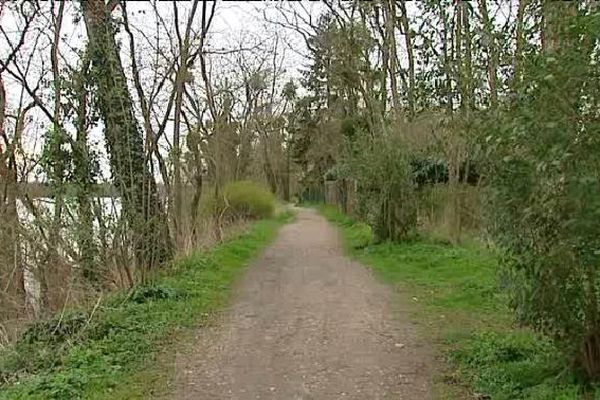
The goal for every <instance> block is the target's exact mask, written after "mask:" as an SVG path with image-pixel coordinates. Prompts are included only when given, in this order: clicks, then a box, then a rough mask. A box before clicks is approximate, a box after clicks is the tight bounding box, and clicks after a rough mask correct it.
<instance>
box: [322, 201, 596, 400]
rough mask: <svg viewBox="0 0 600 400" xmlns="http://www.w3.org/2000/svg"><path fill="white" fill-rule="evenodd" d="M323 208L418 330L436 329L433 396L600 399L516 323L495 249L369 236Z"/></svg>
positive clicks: (494, 399)
mask: <svg viewBox="0 0 600 400" xmlns="http://www.w3.org/2000/svg"><path fill="white" fill-rule="evenodd" d="M320 211H321V212H322V213H323V215H325V216H326V217H327V218H328V219H329V220H330V221H332V222H334V223H336V224H337V225H339V226H340V228H341V231H342V235H343V238H344V242H345V244H346V248H347V251H348V252H349V254H351V255H352V256H353V257H356V258H357V259H359V260H360V261H362V262H363V263H365V264H367V265H369V266H370V267H371V268H372V269H373V270H374V271H375V273H376V275H377V276H379V277H380V278H381V279H383V280H384V281H386V282H388V283H391V284H394V285H398V286H401V287H402V289H404V290H406V291H408V293H409V294H410V298H412V301H413V303H414V304H415V310H416V311H417V312H418V314H417V315H415V320H417V321H419V323H420V324H422V325H423V326H424V327H426V329H423V333H424V334H427V333H426V332H434V333H433V335H434V337H432V339H433V340H435V341H436V342H437V343H439V345H440V353H441V357H442V358H443V360H444V361H445V362H443V363H442V364H445V365H444V366H443V367H441V368H440V370H439V371H438V374H437V375H438V377H437V378H436V397H438V398H442V399H456V398H458V399H462V398H465V396H468V397H474V398H479V399H492V400H519V399H523V400H525V399H527V400H542V399H544V400H557V399H562V400H567V399H580V398H585V397H587V398H592V399H600V391H598V390H596V391H595V394H594V390H593V388H585V387H583V386H582V385H581V384H579V382H580V381H579V379H578V377H577V375H575V374H573V373H571V372H569V369H568V362H567V360H566V359H565V357H564V356H562V354H561V353H560V352H559V350H558V349H556V348H555V347H554V345H552V344H551V342H550V341H547V340H545V339H543V338H541V337H539V336H536V335H535V334H533V333H532V332H531V331H529V330H526V329H521V328H518V327H516V326H515V325H514V324H513V322H512V317H511V313H510V310H509V309H508V307H507V306H506V304H507V300H508V299H507V295H506V294H505V291H504V288H503V285H505V283H503V281H502V279H500V278H499V276H498V274H497V272H496V271H497V268H496V267H497V259H498V258H497V257H496V256H495V255H494V254H493V252H492V251H490V250H487V249H485V248H483V246H481V245H479V244H476V243H473V244H471V245H464V246H452V245H449V244H446V243H443V242H440V241H434V240H431V239H427V238H413V239H412V240H408V241H405V242H403V243H396V244H393V243H390V242H383V243H374V242H373V240H372V237H373V235H372V232H371V229H370V228H369V226H368V225H366V224H364V223H361V222H357V221H355V220H354V219H353V218H351V217H349V216H347V215H345V214H343V213H341V212H340V211H338V210H337V208H334V207H329V206H323V207H320ZM466 393H469V394H466ZM584 393H585V394H584Z"/></svg>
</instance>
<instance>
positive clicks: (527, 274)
mask: <svg viewBox="0 0 600 400" xmlns="http://www.w3.org/2000/svg"><path fill="white" fill-rule="evenodd" d="M571 6H572V4H570V3H568V2H565V3H564V4H563V5H561V7H571ZM557 7H558V6H557ZM552 10H553V12H554V11H557V10H558V8H557V9H556V10H555V9H554V8H552ZM565 14H567V13H565ZM551 22H552V25H553V26H554V29H556V30H557V32H558V36H557V41H559V42H560V43H559V44H557V45H555V46H553V47H552V48H551V49H550V50H548V51H547V53H545V54H541V55H536V56H532V57H531V58H530V59H528V60H527V61H528V62H527V64H526V68H525V76H524V79H523V87H521V89H520V90H519V91H518V94H517V95H518V101H516V102H515V103H514V104H513V105H512V106H511V107H509V108H508V109H507V110H505V111H504V112H502V113H500V115H499V117H498V118H497V119H495V120H494V121H492V122H491V123H488V124H486V126H485V129H483V130H482V131H483V132H484V133H483V135H482V137H484V138H485V140H484V141H483V142H484V143H485V146H486V147H487V157H486V159H487V160H489V161H490V167H491V168H490V170H489V173H488V176H487V179H488V181H489V183H490V202H491V204H490V207H488V209H489V210H490V217H491V218H490V224H489V227H490V231H491V233H492V234H493V235H494V236H495V239H496V242H497V243H498V244H499V245H500V247H501V248H503V249H504V263H503V264H504V265H505V267H506V270H505V275H506V277H507V278H509V279H510V280H511V281H512V282H511V285H510V286H511V288H512V305H513V306H514V307H515V309H516V311H517V315H518V317H519V319H520V321H521V322H523V323H525V324H527V325H529V326H531V327H533V328H534V329H536V330H538V331H540V332H542V333H544V334H547V335H549V336H550V337H552V338H554V340H555V341H556V343H557V344H558V345H559V346H560V347H561V348H562V349H563V350H564V351H565V352H566V353H567V355H568V356H569V358H570V359H572V360H573V365H574V366H575V367H576V369H580V370H581V371H583V372H585V374H586V375H587V376H588V377H589V378H591V379H596V380H600V276H599V272H600V271H599V268H600V224H598V217H599V216H600V185H599V184H598V182H599V181H600V156H599V155H600V135H599V134H598V129H599V125H598V117H597V116H598V114H597V106H596V105H597V104H598V101H600V90H599V88H600V70H599V67H598V66H599V64H598V63H597V62H594V61H592V60H593V59H594V57H597V56H598V55H597V54H595V55H594V52H597V50H594V48H593V46H592V45H591V44H590V43H589V41H588V39H587V36H586V35H587V33H589V32H590V31H596V30H597V26H598V23H599V20H598V15H597V14H596V15H595V16H594V15H588V16H585V15H580V16H577V17H571V18H564V19H563V18H560V17H559V16H553V18H552V21H551ZM586 32H587V33H586ZM594 82H595V83H594ZM583 88H587V89H586V90H585V91H584V90H582V89H583ZM584 92H585V95H583V93H584Z"/></svg>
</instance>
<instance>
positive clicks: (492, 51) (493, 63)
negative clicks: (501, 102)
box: [479, 0, 498, 108]
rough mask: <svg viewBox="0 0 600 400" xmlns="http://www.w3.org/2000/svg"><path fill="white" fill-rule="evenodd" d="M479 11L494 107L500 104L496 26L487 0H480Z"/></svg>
mask: <svg viewBox="0 0 600 400" xmlns="http://www.w3.org/2000/svg"><path fill="white" fill-rule="evenodd" d="M479 13H480V14H481V20H482V22H483V29H484V31H485V34H486V36H487V40H488V43H487V50H488V60H487V64H488V65H487V70H488V71H487V72H488V84H489V86H490V105H491V106H492V108H496V107H497V106H498V88H497V84H496V81H497V76H496V69H497V66H498V50H497V49H496V40H495V35H494V26H493V24H492V21H491V20H490V16H489V12H488V8H487V0H479Z"/></svg>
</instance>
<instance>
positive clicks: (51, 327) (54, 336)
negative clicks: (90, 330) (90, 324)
mask: <svg viewBox="0 0 600 400" xmlns="http://www.w3.org/2000/svg"><path fill="white" fill-rule="evenodd" d="M87 321H88V315H87V314H86V313H83V312H73V313H70V314H65V315H60V316H58V317H55V318H52V319H49V320H45V321H38V322H35V323H33V324H32V325H30V326H29V327H28V328H27V330H25V332H24V333H23V335H22V336H21V338H20V340H19V344H22V343H29V344H32V343H35V342H48V343H60V342H64V341H65V340H68V339H70V338H71V337H72V336H73V335H75V334H76V333H78V332H79V331H80V330H81V329H82V328H83V327H84V326H85V325H86V324H87Z"/></svg>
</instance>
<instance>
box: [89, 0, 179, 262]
mask: <svg viewBox="0 0 600 400" xmlns="http://www.w3.org/2000/svg"><path fill="white" fill-rule="evenodd" d="M81 6H82V9H83V17H84V21H85V25H86V29H87V34H88V40H89V42H88V49H89V52H90V58H91V61H92V70H91V74H92V79H93V82H94V84H95V86H96V90H97V107H98V110H99V112H100V116H101V118H102V120H103V122H104V132H105V139H106V148H107V151H108V154H109V157H110V164H111V171H112V176H113V181H114V184H115V186H116V188H117V189H118V191H119V193H120V195H121V201H122V212H123V217H124V218H125V219H126V222H127V224H128V227H129V229H130V231H131V235H132V240H133V243H134V252H135V257H136V260H137V262H138V264H139V266H140V267H142V268H150V267H152V266H154V265H155V264H157V263H160V262H162V261H165V260H167V259H168V258H170V257H171V255H172V251H173V247H172V243H171V239H170V237H169V231H168V225H167V219H166V215H165V212H164V210H163V206H162V204H161V200H160V198H159V196H158V190H157V187H156V181H155V179H154V177H153V176H152V174H151V173H150V172H149V169H148V167H147V165H146V162H145V157H144V148H143V137H142V132H141V129H140V127H139V124H138V121H137V120H136V118H135V116H134V109H133V103H132V100H131V96H130V94H129V91H128V88H127V80H126V78H125V73H124V70H123V66H122V64H121V59H120V57H119V48H118V46H117V43H116V40H115V26H114V22H113V20H112V17H111V14H110V13H111V10H110V9H109V8H108V6H107V4H106V3H105V2H104V1H103V0H87V1H81Z"/></svg>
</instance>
